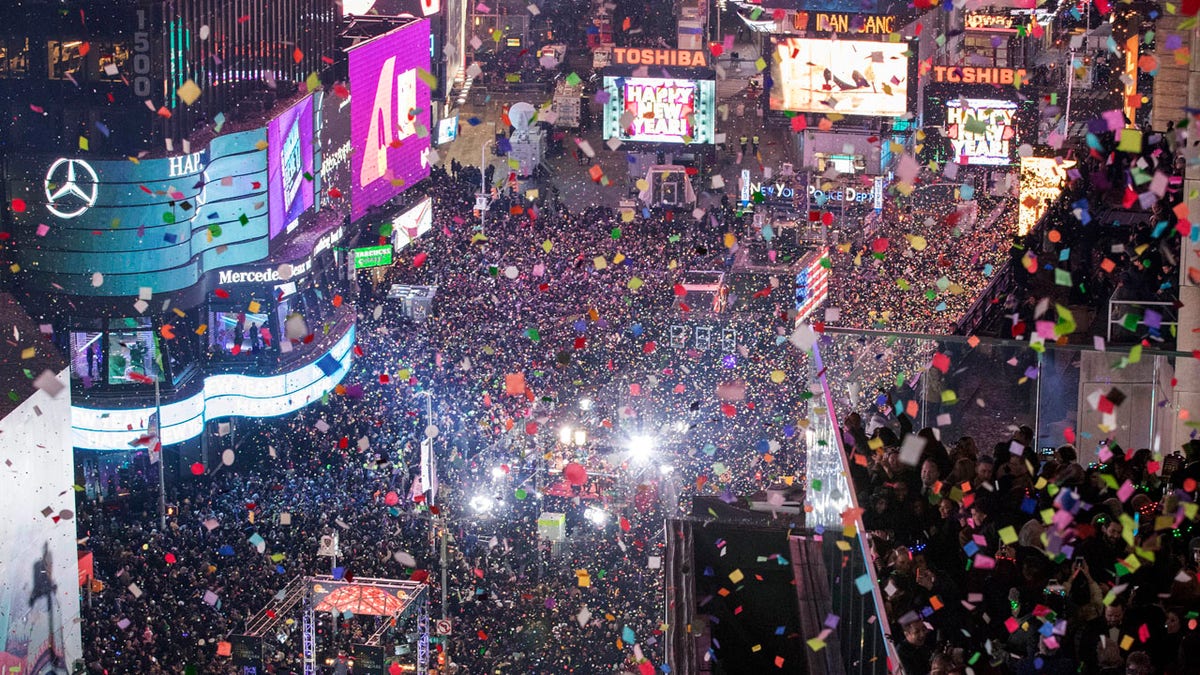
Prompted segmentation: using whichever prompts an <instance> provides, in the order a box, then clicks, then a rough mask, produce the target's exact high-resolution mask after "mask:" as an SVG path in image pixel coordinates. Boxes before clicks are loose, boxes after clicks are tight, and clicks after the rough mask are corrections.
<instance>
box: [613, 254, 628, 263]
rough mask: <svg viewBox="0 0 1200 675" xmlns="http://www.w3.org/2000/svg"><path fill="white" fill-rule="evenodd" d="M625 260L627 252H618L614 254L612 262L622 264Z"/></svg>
mask: <svg viewBox="0 0 1200 675" xmlns="http://www.w3.org/2000/svg"><path fill="white" fill-rule="evenodd" d="M624 260H625V254H624V253H617V254H616V255H614V256H613V262H612V264H614V265H620V264H621V263H622V262H623V261H624Z"/></svg>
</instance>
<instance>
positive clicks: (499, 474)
mask: <svg viewBox="0 0 1200 675" xmlns="http://www.w3.org/2000/svg"><path fill="white" fill-rule="evenodd" d="M501 478H504V468H503V467H499V466H497V467H493V468H492V479H493V480H500V479H501Z"/></svg>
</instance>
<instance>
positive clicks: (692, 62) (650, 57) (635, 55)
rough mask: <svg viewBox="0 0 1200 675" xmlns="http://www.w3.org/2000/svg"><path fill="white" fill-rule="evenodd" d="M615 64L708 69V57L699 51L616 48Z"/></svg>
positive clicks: (614, 53) (614, 54) (614, 51)
mask: <svg viewBox="0 0 1200 675" xmlns="http://www.w3.org/2000/svg"><path fill="white" fill-rule="evenodd" d="M613 62H614V63H616V64H617V65H628V66H681V67H684V68H707V67H708V57H706V56H705V55H704V52H702V51H700V50H698V49H635V48H632V47H616V48H614V49H613Z"/></svg>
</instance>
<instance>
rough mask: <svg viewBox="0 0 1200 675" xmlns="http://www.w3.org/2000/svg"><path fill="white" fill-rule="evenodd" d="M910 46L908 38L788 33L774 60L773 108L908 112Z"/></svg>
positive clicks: (888, 113)
mask: <svg viewBox="0 0 1200 675" xmlns="http://www.w3.org/2000/svg"><path fill="white" fill-rule="evenodd" d="M907 51H908V45H907V44H904V43H892V42H865V41H855V40H836V41H835V40H817V39H811V38H784V39H782V40H780V41H779V42H778V43H776V45H775V58H774V59H771V80H772V86H771V94H770V104H771V109H772V110H789V111H793V112H811V113H828V112H837V113H842V114H844V115H876V116H893V117H894V116H900V115H904V114H905V113H907V112H908V57H907V56H905V52H907Z"/></svg>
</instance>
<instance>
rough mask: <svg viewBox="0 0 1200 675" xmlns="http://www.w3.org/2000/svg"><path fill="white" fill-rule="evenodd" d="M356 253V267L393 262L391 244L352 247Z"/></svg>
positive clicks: (377, 265)
mask: <svg viewBox="0 0 1200 675" xmlns="http://www.w3.org/2000/svg"><path fill="white" fill-rule="evenodd" d="M352 252H353V253H354V269H356V270H362V269H366V268H368V267H383V266H384V265H391V264H392V247H391V246H367V247H365V248H356V249H352Z"/></svg>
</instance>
